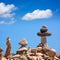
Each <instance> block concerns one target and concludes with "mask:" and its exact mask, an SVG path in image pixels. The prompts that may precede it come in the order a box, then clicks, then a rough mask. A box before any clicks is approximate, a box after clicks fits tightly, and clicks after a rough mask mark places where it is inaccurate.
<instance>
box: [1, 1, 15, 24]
mask: <svg viewBox="0 0 60 60" xmlns="http://www.w3.org/2000/svg"><path fill="white" fill-rule="evenodd" d="M14 10H16V7H15V5H14V4H7V5H6V4H5V3H3V2H2V3H0V18H2V19H3V20H1V21H0V24H13V23H15V20H14V19H13V18H14V15H15V13H14V12H13V11H14ZM6 19H9V20H8V21H9V22H7V21H5V20H6Z"/></svg>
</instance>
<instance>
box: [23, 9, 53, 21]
mask: <svg viewBox="0 0 60 60" xmlns="http://www.w3.org/2000/svg"><path fill="white" fill-rule="evenodd" d="M51 16H52V11H51V10H50V9H46V10H39V9H37V10H34V11H33V12H31V13H27V14H25V15H24V16H23V17H22V20H34V19H42V18H49V17H51Z"/></svg>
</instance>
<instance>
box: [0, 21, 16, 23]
mask: <svg viewBox="0 0 60 60" xmlns="http://www.w3.org/2000/svg"><path fill="white" fill-rule="evenodd" d="M15 22H16V21H15V20H10V21H9V22H5V21H4V20H3V21H0V24H13V23H15Z"/></svg>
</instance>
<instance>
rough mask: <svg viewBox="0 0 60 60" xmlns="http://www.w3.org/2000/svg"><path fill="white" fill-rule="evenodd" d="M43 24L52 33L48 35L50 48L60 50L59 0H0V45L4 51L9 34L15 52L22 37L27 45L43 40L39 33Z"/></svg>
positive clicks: (32, 46)
mask: <svg viewBox="0 0 60 60" xmlns="http://www.w3.org/2000/svg"><path fill="white" fill-rule="evenodd" d="M43 25H46V26H48V29H49V32H51V33H52V36H50V37H47V42H48V45H49V47H51V48H54V49H55V50H56V51H57V53H60V46H59V44H60V32H59V31H60V0H9V1H8V0H0V47H2V48H3V50H4V53H5V51H6V38H7V37H8V36H10V38H11V40H10V42H11V44H12V50H11V52H13V53H16V51H17V50H18V49H19V47H20V46H19V44H18V43H19V42H20V40H21V39H23V38H25V39H26V40H27V41H28V45H27V47H28V46H30V47H31V48H35V47H36V46H37V45H38V44H39V43H40V37H38V36H37V32H39V31H40V28H41V26H43Z"/></svg>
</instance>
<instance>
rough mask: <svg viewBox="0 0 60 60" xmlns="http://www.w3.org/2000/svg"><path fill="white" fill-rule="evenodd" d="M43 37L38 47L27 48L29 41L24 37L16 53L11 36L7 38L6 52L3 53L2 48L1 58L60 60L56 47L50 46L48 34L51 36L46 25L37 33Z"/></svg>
mask: <svg viewBox="0 0 60 60" xmlns="http://www.w3.org/2000/svg"><path fill="white" fill-rule="evenodd" d="M37 35H38V36H40V37H41V43H39V45H38V46H37V47H36V48H33V49H31V48H26V45H27V44H28V42H27V41H26V40H25V39H22V40H21V41H20V42H19V45H21V47H20V48H19V49H18V50H17V51H16V54H11V52H10V51H11V44H10V41H9V39H10V38H9V37H8V39H7V43H6V44H7V50H6V54H5V55H3V54H2V51H3V50H2V48H0V60H60V55H59V54H57V53H56V50H55V49H52V48H50V47H49V46H48V44H47V41H46V36H51V33H49V32H48V29H47V27H46V26H42V28H41V29H40V32H38V33H37Z"/></svg>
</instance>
